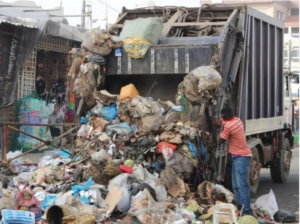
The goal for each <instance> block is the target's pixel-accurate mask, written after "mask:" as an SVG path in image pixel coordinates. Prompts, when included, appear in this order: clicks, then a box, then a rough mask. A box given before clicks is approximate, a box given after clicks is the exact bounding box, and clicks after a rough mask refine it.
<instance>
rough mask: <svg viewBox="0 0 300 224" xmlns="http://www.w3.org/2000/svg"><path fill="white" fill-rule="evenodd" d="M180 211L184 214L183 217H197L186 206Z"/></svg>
mask: <svg viewBox="0 0 300 224" xmlns="http://www.w3.org/2000/svg"><path fill="white" fill-rule="evenodd" d="M179 213H180V214H181V215H182V217H183V218H184V217H189V220H194V219H195V218H196V216H195V214H194V213H193V212H190V211H189V210H186V209H184V208H182V209H179Z"/></svg>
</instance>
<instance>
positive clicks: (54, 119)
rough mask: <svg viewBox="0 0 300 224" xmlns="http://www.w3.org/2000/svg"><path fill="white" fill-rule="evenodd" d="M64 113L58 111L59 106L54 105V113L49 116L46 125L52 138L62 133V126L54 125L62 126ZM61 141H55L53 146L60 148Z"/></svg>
mask: <svg viewBox="0 0 300 224" xmlns="http://www.w3.org/2000/svg"><path fill="white" fill-rule="evenodd" d="M64 120H65V118H64V113H63V112H62V111H61V110H60V105H59V104H55V105H54V111H53V112H52V113H51V114H50V116H49V118H48V124H49V125H51V126H50V132H51V135H52V138H55V137H58V136H60V135H61V134H62V133H63V126H57V125H56V124H63V123H64ZM60 143H61V140H58V141H56V142H55V143H54V144H56V145H57V146H60Z"/></svg>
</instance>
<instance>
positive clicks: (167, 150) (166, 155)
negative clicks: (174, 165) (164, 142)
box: [162, 147, 173, 162]
mask: <svg viewBox="0 0 300 224" xmlns="http://www.w3.org/2000/svg"><path fill="white" fill-rule="evenodd" d="M162 154H163V156H164V158H165V160H166V161H167V162H168V161H169V160H170V159H171V157H172V156H173V149H172V148H171V147H165V148H164V149H163V151H162Z"/></svg>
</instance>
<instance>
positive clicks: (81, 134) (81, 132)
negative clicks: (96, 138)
mask: <svg viewBox="0 0 300 224" xmlns="http://www.w3.org/2000/svg"><path fill="white" fill-rule="evenodd" d="M89 130H90V126H89V125H86V124H84V125H81V127H80V128H79V130H78V132H77V136H78V137H85V136H86V135H87V134H88V132H89Z"/></svg>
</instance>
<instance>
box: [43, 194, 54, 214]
mask: <svg viewBox="0 0 300 224" xmlns="http://www.w3.org/2000/svg"><path fill="white" fill-rule="evenodd" d="M55 199H56V194H49V195H48V196H46V197H45V199H44V201H43V203H42V204H41V205H40V208H41V209H43V210H45V209H46V208H49V207H50V206H52V205H54V204H55Z"/></svg>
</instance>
